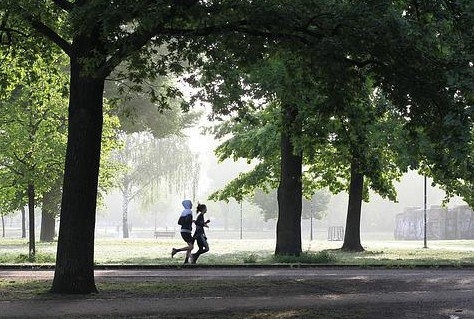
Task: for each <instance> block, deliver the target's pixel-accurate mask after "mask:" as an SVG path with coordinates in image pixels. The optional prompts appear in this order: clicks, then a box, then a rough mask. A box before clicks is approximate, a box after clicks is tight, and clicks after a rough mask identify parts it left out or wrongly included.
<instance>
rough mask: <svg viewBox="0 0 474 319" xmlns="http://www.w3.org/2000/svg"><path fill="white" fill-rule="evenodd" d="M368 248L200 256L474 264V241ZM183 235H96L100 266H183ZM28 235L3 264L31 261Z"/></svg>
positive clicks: (229, 245) (256, 245) (234, 248)
mask: <svg viewBox="0 0 474 319" xmlns="http://www.w3.org/2000/svg"><path fill="white" fill-rule="evenodd" d="M362 244H363V246H364V248H365V249H366V250H365V251H364V252H358V253H348V252H342V251H340V250H339V248H340V247H341V246H342V242H339V241H324V240H315V241H311V242H309V241H303V251H304V254H303V255H302V256H301V257H300V258H278V259H275V258H274V256H273V252H274V249H275V240H274V239H243V240H240V239H210V252H209V253H207V254H205V255H202V256H201V258H200V259H199V263H200V264H209V265H236V264H249V263H256V264H273V263H281V262H284V263H320V264H338V265H360V266H368V265H386V266H389V267H396V266H415V265H431V266H441V265H454V266H463V265H467V264H474V240H452V241H450V240H444V241H428V248H423V242H419V241H390V240H381V241H375V240H370V241H363V242H362ZM181 246H183V242H182V240H181V239H180V238H178V237H175V238H171V239H168V238H165V239H160V238H158V239H141V238H140V239H138V238H134V239H100V238H99V239H97V240H96V246H95V262H96V264H97V265H109V264H118V265H134V264H137V265H179V264H181V263H182V261H183V256H184V253H178V254H177V255H176V256H175V258H173V259H172V258H171V257H170V252H171V248H172V247H181ZM36 251H37V257H36V261H35V263H34V264H46V265H48V264H54V260H55V255H56V242H52V243H40V242H38V243H36ZM27 255H28V242H27V240H26V239H11V238H1V239H0V265H2V264H33V263H31V262H30V261H29V260H28V256H27Z"/></svg>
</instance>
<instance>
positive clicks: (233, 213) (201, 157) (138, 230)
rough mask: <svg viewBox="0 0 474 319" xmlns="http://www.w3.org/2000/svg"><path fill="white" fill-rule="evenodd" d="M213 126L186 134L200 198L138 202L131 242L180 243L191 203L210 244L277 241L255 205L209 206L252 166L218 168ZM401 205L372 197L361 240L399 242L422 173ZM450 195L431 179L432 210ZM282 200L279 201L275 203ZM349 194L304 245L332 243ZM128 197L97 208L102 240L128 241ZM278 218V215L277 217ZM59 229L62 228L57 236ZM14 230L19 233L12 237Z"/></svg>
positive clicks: (171, 195) (133, 207) (412, 177)
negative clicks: (160, 238)
mask: <svg viewBox="0 0 474 319" xmlns="http://www.w3.org/2000/svg"><path fill="white" fill-rule="evenodd" d="M209 125H212V123H210V122H208V121H207V120H201V122H200V126H196V127H193V128H190V129H187V130H186V131H185V134H186V136H187V138H186V140H187V143H188V145H189V149H190V151H191V153H192V156H193V157H194V159H195V160H196V161H197V162H198V163H199V165H200V174H199V182H198V185H197V187H196V189H195V193H194V194H191V193H182V192H177V191H176V188H174V187H169V188H168V189H159V190H157V191H156V194H154V195H153V196H155V199H156V203H155V204H154V205H152V207H144V206H143V204H142V203H141V201H140V199H139V198H137V199H136V200H133V201H131V202H130V203H129V205H128V224H129V237H130V238H153V237H154V232H155V231H166V232H175V238H179V234H178V232H179V225H177V219H178V216H179V214H180V213H181V211H182V209H183V207H182V205H181V202H182V200H183V199H191V200H192V201H193V203H194V207H193V210H194V208H195V207H196V205H197V203H198V202H199V203H205V204H206V205H207V206H208V213H207V216H208V218H209V219H211V224H210V225H209V226H210V228H209V229H208V230H206V232H207V233H208V237H209V238H210V240H212V238H216V239H217V238H224V239H241V238H242V239H253V238H255V239H261V238H268V239H272V238H275V237H276V236H275V235H276V234H275V233H276V220H275V219H271V220H268V221H264V217H263V214H262V210H261V209H260V208H259V207H258V206H257V205H255V204H253V203H252V202H251V201H249V200H244V201H243V202H242V203H238V202H236V201H233V200H231V201H229V202H213V201H210V200H208V197H209V195H210V194H211V193H213V192H215V191H217V190H219V189H220V188H222V187H224V186H225V185H226V184H227V183H228V182H229V181H231V180H232V179H233V178H235V177H236V176H237V175H238V174H239V173H241V172H245V171H248V170H250V169H251V167H252V166H251V164H248V163H247V162H246V161H245V160H239V161H233V160H230V159H228V160H225V161H223V162H218V160H217V158H216V156H215V155H214V149H215V148H216V147H217V145H219V141H217V140H215V139H214V137H213V136H211V135H204V134H203V133H201V131H202V128H203V126H209ZM395 185H396V186H397V193H398V197H397V199H398V201H397V202H396V203H394V202H391V201H389V200H386V199H382V198H381V197H380V196H379V195H377V194H374V193H371V195H370V202H368V203H363V204H362V218H361V240H362V241H363V240H393V239H394V229H395V217H396V215H397V214H399V213H402V212H403V211H404V210H405V209H406V208H410V207H419V208H423V206H424V177H423V176H421V175H418V174H417V172H413V171H411V172H409V173H407V174H405V176H404V177H403V178H402V179H401V181H400V182H398V183H395ZM444 196H445V194H444V192H443V191H442V190H440V189H439V188H437V187H432V186H431V180H430V179H427V209H428V214H429V208H430V207H432V206H439V205H442V202H443V199H444ZM274 200H275V201H276V200H277V199H276V198H275V199H274ZM347 202H348V194H347V193H340V194H337V195H331V197H330V201H329V204H328V207H327V211H326V214H325V216H324V217H323V218H321V219H320V220H318V219H312V220H310V219H303V220H302V223H301V225H302V240H310V239H311V238H313V240H327V239H328V238H327V237H328V229H329V227H333V226H341V227H344V226H345V222H346V214H347ZM122 205H123V200H122V195H121V193H120V191H119V190H118V189H117V190H112V191H111V192H109V193H108V194H107V195H106V196H105V198H104V201H103V204H102V205H100V206H99V207H98V208H97V219H96V237H99V238H104V237H105V238H122V227H123V221H122V217H123V216H122ZM459 205H466V204H465V203H464V201H462V199H460V198H453V199H451V200H450V202H449V203H448V205H447V207H448V208H453V207H456V206H459ZM37 210H38V212H36V227H37V228H38V231H39V228H40V223H41V217H40V216H41V214H40V208H37ZM275 216H276V213H275ZM5 224H6V225H5V226H6V227H7V228H9V229H10V231H8V232H7V234H6V236H7V237H14V236H18V232H19V230H20V229H21V214H20V213H17V214H12V215H8V216H6V217H5ZM58 229H59V227H56V231H57V230H58ZM12 230H13V231H12Z"/></svg>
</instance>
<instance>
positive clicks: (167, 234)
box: [155, 231, 174, 238]
mask: <svg viewBox="0 0 474 319" xmlns="http://www.w3.org/2000/svg"><path fill="white" fill-rule="evenodd" d="M158 237H167V238H173V237H174V231H155V238H158Z"/></svg>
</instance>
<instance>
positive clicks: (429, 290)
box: [0, 265, 474, 319]
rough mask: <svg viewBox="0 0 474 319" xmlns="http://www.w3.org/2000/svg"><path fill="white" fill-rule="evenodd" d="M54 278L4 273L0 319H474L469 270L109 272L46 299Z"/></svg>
mask: <svg viewBox="0 0 474 319" xmlns="http://www.w3.org/2000/svg"><path fill="white" fill-rule="evenodd" d="M53 274H54V272H53V270H41V269H37V270H31V269H28V270H27V269H24V268H23V269H14V268H10V269H8V268H7V269H5V268H3V269H2V270H0V278H1V280H4V281H7V282H9V283H10V287H9V288H5V289H4V291H1V290H0V309H1V311H0V318H163V319H177V318H197V319H210V318H231V319H236V318H250V319H260V318H262V319H263V318H280V319H295V318H308V319H311V318H313V319H314V318H325V319H335V318H343V319H346V318H347V319H348V318H355V319H362V318H363V319H375V318H430V319H431V318H434V319H437V318H440V319H441V318H443V319H465V318H474V268H472V267H463V268H454V267H436V268H430V267H411V268H400V269H393V268H386V267H350V266H341V267H329V266H316V265H304V266H303V265H273V266H272V265H266V266H257V265H253V266H240V267H237V266H233V267H211V266H205V265H204V266H192V265H190V266H188V267H184V266H179V267H162V268H159V267H158V268H147V269H133V268H129V269H124V268H114V267H109V268H108V269H107V268H105V267H104V268H102V269H98V270H96V274H95V278H96V284H97V287H98V289H99V293H98V294H88V295H78V296H77V295H73V296H71V295H52V294H49V293H48V292H47V289H48V287H49V285H50V284H51V280H52V277H53ZM4 287H5V286H4Z"/></svg>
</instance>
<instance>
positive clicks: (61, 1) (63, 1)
mask: <svg viewBox="0 0 474 319" xmlns="http://www.w3.org/2000/svg"><path fill="white" fill-rule="evenodd" d="M53 2H54V4H55V5H57V6H58V7H60V8H61V9H63V10H64V11H67V12H71V10H72V9H73V8H74V4H73V3H71V2H69V1H67V0H53Z"/></svg>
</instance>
